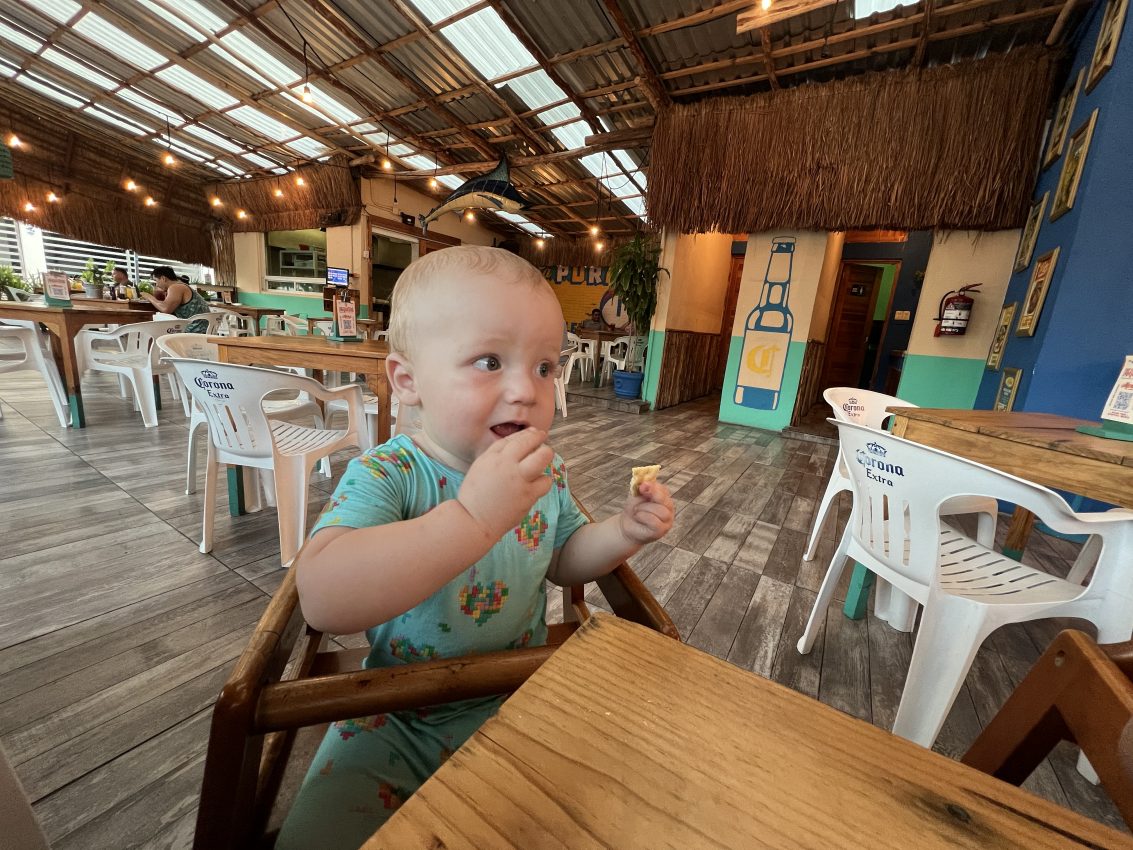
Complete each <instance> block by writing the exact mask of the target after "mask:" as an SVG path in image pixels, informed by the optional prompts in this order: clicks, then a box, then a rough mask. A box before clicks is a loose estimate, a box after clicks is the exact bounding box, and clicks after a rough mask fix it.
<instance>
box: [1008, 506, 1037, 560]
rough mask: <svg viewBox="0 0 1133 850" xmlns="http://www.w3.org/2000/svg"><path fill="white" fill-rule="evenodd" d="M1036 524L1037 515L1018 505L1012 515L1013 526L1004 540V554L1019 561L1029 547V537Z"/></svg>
mask: <svg viewBox="0 0 1133 850" xmlns="http://www.w3.org/2000/svg"><path fill="white" fill-rule="evenodd" d="M1034 524H1035V515H1034V514H1033V513H1031V512H1030V511H1029V510H1027V509H1026V508H1020V507H1018V506H1016V508H1015V513H1014V514H1012V516H1011V526H1010V528H1008V529H1007V539H1006V540H1004V541H1003V554H1004V555H1006V556H1007V557H1008V558H1014V559H1015V560H1016V561H1018V560H1019V559H1020V558H1022V557H1023V550H1024V549H1026V548H1027V538H1029V537H1030V536H1031V528H1032V527H1033V526H1034Z"/></svg>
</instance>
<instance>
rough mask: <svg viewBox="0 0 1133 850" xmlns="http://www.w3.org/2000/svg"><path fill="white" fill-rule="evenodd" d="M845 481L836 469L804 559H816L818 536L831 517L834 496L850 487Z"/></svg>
mask: <svg viewBox="0 0 1133 850" xmlns="http://www.w3.org/2000/svg"><path fill="white" fill-rule="evenodd" d="M845 481H846V479H844V478H843V477H842V476H841V475H839V474H838V471H837V470H835V471H834V472H833V473H831V475H830V480H829V481H828V482H826V492H825V493H823V494H822V501H821V502H819V504H818V512H817V513H816V514H815V516H814V526H813V527H812V528H811V530H810V539H809V540H808V541H807V542H806V551H805V552H804V553H803V560H804V561H813V560H814V552H815V550H816V549H817V548H818V538H819V537H820V536H821V535H822V529H823V528H824V527H825V526H826V521H827V520H828V519H829V518H830V508H831V506H832V505H833V504H834V497H835V496H837V495H838V494H839V493H841V492H842V491H843V490H846V489H848V488H847V487H846V485H845Z"/></svg>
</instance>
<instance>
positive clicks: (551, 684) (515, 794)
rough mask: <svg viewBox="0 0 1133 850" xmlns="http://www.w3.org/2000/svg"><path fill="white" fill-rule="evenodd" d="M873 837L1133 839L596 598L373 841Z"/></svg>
mask: <svg viewBox="0 0 1133 850" xmlns="http://www.w3.org/2000/svg"><path fill="white" fill-rule="evenodd" d="M862 846H870V847H877V848H909V847H918V848H922V847H949V848H955V847H963V848H988V847H996V848H1005V847H1017V848H1027V850H1037V849H1038V848H1054V847H1059V848H1063V847H1068V846H1074V847H1107V848H1130V847H1133V839H1131V838H1130V837H1129V836H1128V835H1123V834H1121V833H1119V832H1116V831H1115V830H1113V829H1111V828H1109V827H1106V826H1103V825H1101V824H1099V823H1096V822H1094V821H1091V820H1089V819H1087V818H1085V817H1083V816H1082V815H1079V814H1077V813H1075V812H1072V811H1070V810H1069V809H1065V808H1061V807H1059V806H1057V805H1055V804H1054V803H1051V802H1048V801H1047V800H1044V799H1042V798H1040V797H1036V796H1034V795H1033V794H1031V793H1029V792H1027V791H1024V790H1022V789H1020V788H1017V787H1015V786H1012V785H1008V784H1007V783H1005V782H1002V781H1000V780H998V779H995V778H994V777H992V776H990V775H988V774H985V773H980V772H978V771H976V770H974V769H973V768H970V767H967V766H965V765H963V764H960V763H959V762H957V761H953V760H951V759H949V758H946V757H945V756H942V755H939V754H938V753H934V752H933V751H932V750H928V749H925V748H923V747H919V746H917V745H916V744H913V743H911V742H910V741H906V740H904V739H902V738H898V737H896V736H894V735H892V734H890V733H889V732H886V731H884V730H882V729H879V728H877V727H875V726H872V725H871V724H869V723H866V722H864V721H861V720H858V719H856V718H853V717H850V716H849V715H846V714H843V713H841V712H839V711H837V710H835V709H833V708H830V707H829V706H826V705H824V704H822V703H820V702H818V701H817V700H814V699H811V698H810V697H807V696H805V695H803V694H800V693H798V692H796V691H792V690H790V689H789V688H786V687H783V686H782V685H779V684H777V683H775V682H772V681H769V680H767V679H764V678H762V677H760V676H757V675H755V674H754V673H750V672H748V671H746V670H742V669H740V668H739V667H736V666H734V665H732V664H729V663H727V662H725V661H721V660H720V659H718V658H714V657H712V656H710V655H708V654H706V653H704V652H701V651H699V650H697V649H693V648H692V647H689V646H686V645H684V644H681V643H679V642H677V641H674V640H671V639H669V638H666V637H664V636H662V635H660V634H658V633H657V632H653V631H650V630H649V629H646V628H644V627H642V626H639V625H636V624H634V623H631V622H628V621H626V620H621V619H617V618H615V617H612V616H607V615H604V614H601V613H596V614H595V615H594V616H593V617H591V619H590V620H588V621H587V622H586V623H584V624H583V625H582V626H581V627H580V628H579V629H578V631H576V632H575V634H574V635H572V636H571V637H570V638H569V639H568V640H567V641H566V642H565V643H564V644H563V645H562V646H561V647H560V648H559V649H558V650H556V652H555V653H554V654H553V655H552V656H551V657H550V659H549V660H548V661H546V662H545V663H544V664H543V666H542V667H540V668H539V670H537V671H536V672H535V674H534V675H532V677H531V678H530V679H528V680H527V682H526V683H524V685H523V686H522V687H520V689H519V690H518V691H516V692H515V694H513V695H512V696H511V697H510V698H509V699H508V700H507V701H506V702H505V703H504V704H503V706H502V707H501V708H500V710H499V712H498V713H497V714H496V715H495V716H494V717H492V718H490V719H489V720H488V721H487V722H486V723H485V724H484V725H483V726H482V727H481V728H480V730H479V731H477V732H476V733H475V734H474V735H473V736H472V737H471V738H470V739H469V740H468V741H467V742H466V743H465V744H464V745H463V746H461V747H460V748H459V749H457V750H456V752H455V753H453V755H452V756H451V757H450V758H449V759H448V761H446V762H445V763H444V764H443V765H441V767H440V769H439V770H438V771H437V772H436V773H435V774H433V776H432V777H431V778H430V779H429V780H428V781H427V782H425V784H424V785H422V786H421V788H420V789H419V790H418V791H417V792H416V793H415V794H413V796H411V797H410V798H409V799H408V800H407V801H406V802H405V803H404V804H402V806H401V807H400V808H399V809H398V810H397V812H396V813H394V815H393V817H392V818H390V820H389V821H388V822H387V823H386V824H385V825H384V826H383V827H382V828H381V829H379V830H378V831H377V832H376V833H375V834H374V835H373V836H372V837H371V838H370V840H369V841H368V842H367V843H366V844H365V845H363V850H384V848H390V850H414V849H415V848H420V850H424V848H430V850H433V848H438V847H445V848H448V850H459V848H501V849H502V848H532V847H541V848H542V847H556V848H599V847H602V848H642V850H646V848H660V847H671V848H682V850H684V848H689V850H692V848H725V850H726V849H727V848H744V849H745V850H747V848H757V847H769V848H786V847H790V848H830V847H862Z"/></svg>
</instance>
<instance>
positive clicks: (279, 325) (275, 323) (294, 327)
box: [264, 313, 307, 336]
mask: <svg viewBox="0 0 1133 850" xmlns="http://www.w3.org/2000/svg"><path fill="white" fill-rule="evenodd" d="M264 333H265V334H268V335H269V336H272V335H274V336H301V335H303V334H306V333H307V321H306V319H300V318H299V317H298V316H289V315H287V314H286V313H284V314H283V315H282V316H264Z"/></svg>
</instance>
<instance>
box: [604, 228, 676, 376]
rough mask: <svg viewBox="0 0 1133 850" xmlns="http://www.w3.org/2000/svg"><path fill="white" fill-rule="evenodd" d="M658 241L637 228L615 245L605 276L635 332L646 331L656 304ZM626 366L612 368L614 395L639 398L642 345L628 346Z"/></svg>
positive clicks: (643, 333) (659, 250)
mask: <svg viewBox="0 0 1133 850" xmlns="http://www.w3.org/2000/svg"><path fill="white" fill-rule="evenodd" d="M660 259H661V245H660V243H659V242H658V241H657V239H656V237H654V236H653V235H652V234H646V233H642V232H638V233H637V234H636V235H634V237H633V239H631V240H630V241H629V242H626V243H625V244H623V245H619V246H618V247H617V248H615V249H614V251H613V253H612V255H611V257H610V266H609V269H608V270H607V272H606V280H607V281H608V282H609V284H610V288H611V289H612V290H613V291H614V294H615V295H616V296H617V297H618V300H619V301H621V303H622V307H623V308H624V309H625V311H626V315H627V316H629V321H630V327H631V328H632V330H633V333H635V334H637V335H638V336H645V335H646V334H648V333H649V324H650V322H652V321H653V309H654V308H655V307H656V306H657V276H658V275H659V274H660V273H661V272H665V274H668V273H669V270H668V269H663V268H661V265H660ZM629 354H630V355H631V356H629V357H627V358H626V368H625V369H624V370H623V369H615V370H614V395H616V396H618V397H619V398H638V397H639V396H640V395H641V382H642V380H643V379H644V377H645V375H644V374H643V373H642V369H643V368H644V364H645V348H644V346H642V347H641V348H640V350H637V351H635V350H634V348H633V347H632V346H631V349H630V352H629Z"/></svg>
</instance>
